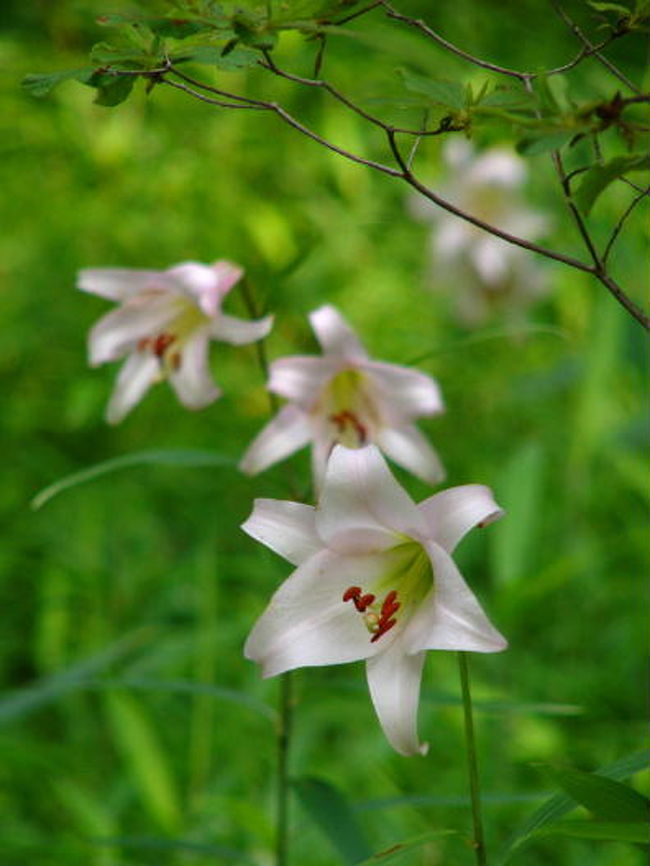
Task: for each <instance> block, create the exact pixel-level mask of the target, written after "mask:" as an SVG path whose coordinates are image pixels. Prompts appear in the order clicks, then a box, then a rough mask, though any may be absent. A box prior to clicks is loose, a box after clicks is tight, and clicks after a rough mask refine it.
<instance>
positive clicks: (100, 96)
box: [84, 72, 136, 108]
mask: <svg viewBox="0 0 650 866" xmlns="http://www.w3.org/2000/svg"><path fill="white" fill-rule="evenodd" d="M135 80H136V76H135V75H109V74H106V73H102V72H96V73H95V74H94V75H93V76H91V77H90V78H89V79H88V81H86V82H84V83H85V84H87V85H88V86H89V87H95V88H96V89H97V95H96V96H95V99H94V102H95V103H96V104H97V105H104V106H106V107H111V108H112V107H113V106H115V105H119V104H120V103H121V102H124V100H125V99H127V97H128V96H129V94H130V93H131V91H132V90H133V85H134V84H135Z"/></svg>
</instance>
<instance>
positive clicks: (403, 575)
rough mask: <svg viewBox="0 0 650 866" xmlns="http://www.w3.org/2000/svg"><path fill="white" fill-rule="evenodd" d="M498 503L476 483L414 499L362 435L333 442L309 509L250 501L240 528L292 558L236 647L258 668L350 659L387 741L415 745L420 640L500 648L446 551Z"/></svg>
mask: <svg viewBox="0 0 650 866" xmlns="http://www.w3.org/2000/svg"><path fill="white" fill-rule="evenodd" d="M502 514H503V512H502V510H501V509H500V508H499V506H498V505H497V504H496V502H495V501H494V498H493V496H492V492H491V491H490V489H489V488H488V487H484V486H483V485H481V484H468V485H465V486H463V487H452V488H450V489H448V490H444V491H442V492H441V493H437V494H435V496H432V497H430V498H429V499H426V500H424V502H421V503H420V504H419V505H416V504H415V503H414V502H413V501H412V500H411V499H410V497H409V496H408V495H407V494H406V492H405V491H404V490H403V489H402V488H401V487H400V486H399V484H398V483H397V482H396V481H395V479H394V478H393V476H392V475H391V474H390V472H389V470H388V467H387V465H386V463H385V461H384V459H383V458H382V456H381V454H380V452H379V451H378V450H377V448H376V447H375V446H373V445H369V446H367V447H365V448H360V449H356V450H351V449H347V448H343V447H341V446H337V447H336V448H335V449H334V451H333V452H332V456H331V457H330V460H329V463H328V467H327V474H326V476H325V484H324V488H323V493H322V496H321V499H320V502H319V505H318V507H317V508H313V507H311V506H309V505H301V504H299V503H296V502H284V501H279V500H274V499H258V500H256V501H255V506H254V509H253V513H252V514H251V516H250V517H249V518H248V520H247V521H246V522H245V523H244V524H243V527H242V528H243V529H244V530H245V532H247V533H248V534H249V535H251V536H252V537H253V538H255V539H257V540H258V541H261V542H262V543H263V544H265V545H266V546H267V547H270V548H271V549H272V550H274V551H275V552H276V553H279V554H280V555H281V556H283V557H284V558H285V559H287V560H289V562H291V563H293V564H294V565H296V566H297V568H296V570H295V571H294V572H293V574H291V575H290V576H289V578H288V579H287V580H286V581H285V582H284V583H283V584H282V586H281V587H280V588H279V589H278V591H277V592H276V593H275V595H274V596H273V598H272V599H271V602H270V604H269V606H268V607H267V609H266V610H265V612H264V613H263V614H262V616H261V617H260V619H259V620H258V621H257V623H256V625H255V626H254V628H253V630H252V632H251V634H250V635H249V637H248V640H247V641H246V646H245V649H244V652H245V655H246V657H247V658H249V659H252V660H253V661H256V662H259V663H260V664H261V666H262V671H263V675H264V676H265V677H270V676H275V675H276V674H281V673H283V672H284V671H288V670H292V669H293V668H298V667H305V666H319V665H330V664H341V663H343V662H353V661H358V660H361V659H365V660H366V661H367V666H366V671H367V678H368V686H369V689H370V696H371V698H372V701H373V704H374V707H375V710H376V712H377V716H378V718H379V722H380V724H381V726H382V728H383V730H384V733H385V734H386V737H387V738H388V740H389V742H390V744H391V745H392V746H393V748H394V749H396V750H397V751H398V752H400V753H401V754H403V755H413V754H417V753H418V752H419V753H421V754H424V753H425V752H426V750H427V746H426V744H421V743H420V741H419V738H418V733H417V709H418V703H419V695H420V679H421V674H422V665H423V662H424V657H425V652H426V650H436V649H437V650H469V651H472V652H499V651H500V650H503V649H505V648H506V646H507V644H506V641H505V639H504V638H503V636H502V635H501V634H500V633H499V632H498V631H496V629H495V628H494V627H493V626H492V625H491V624H490V622H489V621H488V619H487V617H486V616H485V614H484V613H483V611H482V609H481V607H480V605H479V603H478V601H477V599H476V597H475V596H474V594H473V593H472V591H471V590H470V589H469V587H468V586H467V584H466V583H465V581H464V580H463V577H462V576H461V574H460V572H459V571H458V569H457V568H456V565H455V564H454V561H453V560H452V558H451V554H452V552H453V550H454V548H455V547H456V545H457V544H458V542H459V541H460V540H461V538H463V536H464V535H465V534H466V533H467V532H468V531H469V530H470V529H471V528H472V527H474V526H485V525H487V524H488V523H491V522H492V521H493V520H496V519H498V518H499V517H501V516H502Z"/></svg>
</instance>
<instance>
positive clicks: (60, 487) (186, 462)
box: [31, 449, 237, 510]
mask: <svg viewBox="0 0 650 866" xmlns="http://www.w3.org/2000/svg"><path fill="white" fill-rule="evenodd" d="M151 465H153V466H181V467H185V468H189V467H191V468H199V467H210V468H214V469H223V468H231V469H234V468H235V467H236V465H237V461H236V460H235V459H234V458H232V457H227V456H226V455H225V454H219V453H217V452H215V451H199V450H184V449H174V450H156V451H136V452H134V453H132V454H124V455H123V456H122V457H113V458H111V459H110V460H105V461H103V462H102V463H96V464H95V465H94V466H89V467H88V468H87V469H82V470H81V471H80V472H74V473H73V474H72V475H67V476H66V477H65V478H61V479H59V481H55V482H54V484H50V485H48V486H47V487H45V488H43V490H41V491H39V493H37V494H36V496H35V497H34V498H33V499H32V503H31V505H32V508H33V509H35V510H36V509H39V508H42V507H43V506H44V505H45V503H46V502H49V501H50V499H53V498H54V497H55V496H58V495H59V493H62V492H63V491H64V490H68V489H70V488H71V487H78V486H79V485H80V484H86V483H87V482H88V481H94V480H95V479H96V478H101V477H102V476H103V475H110V474H111V473H112V472H119V471H121V470H122V469H130V468H131V467H132V466H151Z"/></svg>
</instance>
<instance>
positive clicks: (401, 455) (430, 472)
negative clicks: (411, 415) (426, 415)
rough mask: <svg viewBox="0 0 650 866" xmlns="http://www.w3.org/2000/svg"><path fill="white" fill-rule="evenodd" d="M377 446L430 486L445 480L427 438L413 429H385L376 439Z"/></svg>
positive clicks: (408, 426)
mask: <svg viewBox="0 0 650 866" xmlns="http://www.w3.org/2000/svg"><path fill="white" fill-rule="evenodd" d="M375 441H376V443H377V445H378V446H379V447H380V448H381V450H382V451H383V452H384V453H385V454H387V455H388V456H389V457H390V458H391V460H394V461H395V463H397V464H398V465H399V466H402V467H403V468H404V469H408V471H409V472H412V473H413V475H415V476H417V477H418V478H421V479H422V481H426V482H427V483H428V484H439V483H440V482H441V481H443V480H444V477H445V470H444V469H443V467H442V463H441V462H440V458H439V457H438V455H437V454H436V452H435V451H434V450H433V448H432V447H431V445H429V440H428V439H427V438H426V436H423V435H422V433H420V431H419V430H418V429H417V427H413V426H412V425H410V424H408V425H404V426H403V427H384V428H383V429H382V430H380V431H379V433H378V434H377V436H376V437H375Z"/></svg>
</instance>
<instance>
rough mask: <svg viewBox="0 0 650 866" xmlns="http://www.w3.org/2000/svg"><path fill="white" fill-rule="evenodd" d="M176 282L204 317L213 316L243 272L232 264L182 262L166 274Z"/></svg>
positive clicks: (223, 262)
mask: <svg viewBox="0 0 650 866" xmlns="http://www.w3.org/2000/svg"><path fill="white" fill-rule="evenodd" d="M166 273H167V274H168V275H169V276H170V277H172V278H173V279H175V280H177V281H178V284H179V287H180V288H181V289H182V290H183V291H184V292H185V293H187V294H189V295H190V297H191V298H192V299H193V300H195V301H197V302H198V305H199V307H200V308H201V309H202V310H203V312H204V313H205V315H206V316H210V318H212V317H213V316H215V315H216V314H217V312H218V310H219V307H220V305H221V301H222V299H223V297H224V296H225V295H226V294H227V293H228V292H229V291H230V289H231V288H232V287H233V286H234V285H235V283H236V282H237V281H238V280H239V279H241V277H242V275H243V273H244V270H243V268H240V267H239V265H235V264H233V263H232V262H226V261H220V262H215V263H214V264H213V265H204V264H201V262H182V263H181V264H180V265H174V267H173V268H170V269H169V270H168V271H167V272H166Z"/></svg>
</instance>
